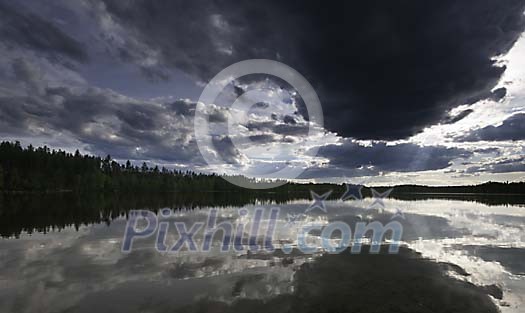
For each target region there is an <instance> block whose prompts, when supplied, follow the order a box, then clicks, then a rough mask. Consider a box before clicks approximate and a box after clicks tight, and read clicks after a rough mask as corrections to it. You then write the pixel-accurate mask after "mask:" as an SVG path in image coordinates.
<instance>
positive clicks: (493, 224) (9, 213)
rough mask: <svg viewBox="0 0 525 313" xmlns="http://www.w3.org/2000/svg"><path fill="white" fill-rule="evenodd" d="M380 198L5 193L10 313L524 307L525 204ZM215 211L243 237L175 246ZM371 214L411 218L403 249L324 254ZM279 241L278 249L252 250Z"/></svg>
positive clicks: (1, 269) (0, 306) (0, 303)
mask: <svg viewBox="0 0 525 313" xmlns="http://www.w3.org/2000/svg"><path fill="white" fill-rule="evenodd" d="M290 198H294V197H290ZM487 199H488V200H487ZM376 200H377V199H372V198H365V199H363V200H351V201H340V200H328V201H326V202H325V203H324V205H325V208H324V209H325V210H326V212H324V211H323V208H321V207H314V208H312V207H310V206H311V204H312V201H311V200H307V199H286V198H283V197H279V199H272V196H271V195H266V196H264V197H252V196H249V197H248V196H243V195H231V194H230V195H222V194H212V195H207V194H200V195H199V194H193V195H157V196H155V195H148V196H143V197H140V196H137V195H134V196H130V195H128V196H119V197H117V196H105V195H91V196H89V197H78V196H74V195H71V194H60V195H46V196H36V195H15V196H5V195H4V197H3V198H2V199H1V203H2V206H1V207H0V217H1V221H0V234H1V235H2V239H0V312H98V313H101V312H268V311H276V312H304V311H310V312H337V311H339V312H342V311H354V312H359V311H365V312H391V311H396V310H397V311H399V312H413V311H418V312H439V311H443V312H451V311H456V312H480V311H484V312H496V311H497V309H500V310H502V311H503V312H520V307H523V305H524V303H525V276H524V275H525V263H524V262H523V260H525V244H524V243H525V232H524V228H525V205H524V204H523V203H525V199H523V198H521V197H516V196H514V197H513V198H512V200H511V201H510V200H509V201H507V200H506V197H502V196H492V197H488V196H485V197H483V198H479V199H478V198H476V197H473V196H466V197H459V196H454V197H444V196H443V195H440V196H439V197H437V198H436V197H432V196H430V195H427V196H422V195H417V196H414V197H409V196H406V195H405V196H403V197H397V198H388V199H383V200H380V201H379V202H377V201H376ZM272 208H273V209H274V211H275V212H278V216H277V217H275V219H272V217H271V216H270V214H271V213H270V212H271V211H272ZM139 209H140V210H148V211H150V212H152V213H151V214H152V216H156V218H157V217H159V219H158V220H155V224H156V225H154V226H155V227H154V228H155V229H153V228H152V231H151V234H149V236H146V235H144V236H136V238H134V240H133V246H132V248H131V249H130V251H129V252H123V251H122V247H123V238H124V236H125V233H126V229H128V231H129V229H135V230H136V231H137V233H141V232H142V233H143V234H146V230H147V229H148V225H146V224H145V223H144V221H145V220H142V219H140V218H139V219H137V220H135V221H134V222H133V223H131V222H130V219H129V218H130V217H131V216H133V215H132V214H134V213H133V212H134V211H132V210H139ZM167 209H170V210H167ZM144 212H146V211H144ZM210 212H214V214H215V215H214V217H215V218H216V222H217V227H218V228H220V225H219V223H225V224H228V223H229V224H228V225H232V227H233V229H232V238H231V239H232V242H233V241H235V238H233V237H235V236H236V234H237V233H238V232H237V230H238V229H240V228H239V227H240V226H239V225H242V228H241V230H240V231H239V233H240V234H241V235H243V236H241V237H240V239H239V240H238V245H236V246H235V245H232V246H231V247H228V249H223V248H224V245H223V243H224V240H223V239H224V238H223V236H221V234H222V232H220V231H219V232H218V233H217V234H218V235H217V234H216V235H215V236H212V237H211V244H210V248H209V249H208V250H207V251H202V249H201V247H202V246H203V245H204V242H205V241H206V238H205V232H204V231H199V232H195V233H194V234H193V238H192V240H193V241H194V243H195V245H196V247H197V248H198V249H197V250H198V251H191V250H192V249H191V247H190V246H191V244H190V243H189V242H184V244H182V246H181V249H179V250H177V251H170V250H171V248H172V247H174V246H175V245H176V243H177V241H178V240H179V239H180V236H179V234H180V232H179V231H180V230H181V228H178V227H175V225H176V224H175V223H179V224H180V225H186V226H184V227H185V230H186V231H189V229H190V228H191V227H192V226H193V225H199V223H202V224H203V225H206V223H209V219H210ZM257 212H262V213H261V217H260V219H258V220H257V223H258V224H260V225H259V228H257V231H256V232H255V233H253V234H252V230H253V229H254V224H255V220H256V219H254V217H255V215H257ZM161 213H162V214H164V215H162V216H161ZM150 222H153V220H152V221H150ZM161 222H163V223H164V225H165V227H166V228H165V229H164V231H162V230H160V229H161V228H160V225H161ZM372 222H379V223H381V225H389V223H397V224H399V225H401V226H402V237H401V244H402V245H401V247H400V248H399V251H398V252H397V253H389V250H388V248H389V247H390V246H391V245H392V241H391V240H389V238H390V237H389V236H388V235H387V236H386V238H387V239H386V240H385V241H382V242H381V247H380V252H379V253H377V254H371V253H369V250H370V247H369V245H370V244H372V245H373V244H374V242H373V240H366V239H365V240H364V242H363V245H364V247H363V249H362V251H361V253H351V251H350V250H349V249H347V250H345V251H342V252H341V253H329V252H330V251H328V250H327V249H326V247H325V245H324V244H325V243H326V242H329V244H334V245H336V246H337V244H338V243H341V242H342V241H343V237H344V236H343V232H342V231H341V232H340V233H339V232H338V231H337V230H336V231H335V232H334V233H333V236H332V237H331V238H328V239H329V240H328V241H323V235H322V233H323V230H324V229H326V228H328V227H329V226H330V225H341V224H344V225H348V226H349V228H350V229H351V230H352V231H355V230H356V228H357V227H358V226H357V225H358V223H366V224H367V225H369V224H370V223H372ZM338 223H339V224H338ZM225 224H221V225H225ZM273 224H275V225H274V227H273V230H274V231H273V232H272V236H270V237H268V236H266V237H265V234H266V232H267V231H268V229H272V227H271V225H273ZM397 224H396V225H397ZM180 225H179V226H180ZM312 225H314V226H317V227H318V228H316V229H313V230H312V231H310V232H308V233H306V234H305V237H304V238H303V239H304V240H305V242H306V243H307V246H308V247H309V248H315V249H314V250H315V251H308V252H305V251H303V249H301V247H300V245H299V244H298V238H300V234H301V233H303V231H304V227H305V226H312ZM150 226H151V225H150ZM203 227H204V226H203ZM201 229H203V228H201ZM215 230H216V229H214V231H215ZM128 235H129V234H128ZM244 235H245V236H244ZM159 238H160V241H159ZM268 238H270V241H271V245H272V247H273V248H274V249H273V250H272V251H266V250H264V249H259V250H256V249H255V248H254V244H255V245H259V247H263V246H264V245H265V244H266V241H267V240H268ZM369 239H370V238H369ZM159 242H160V243H162V244H163V245H164V246H165V247H167V248H168V249H164V250H163V249H159ZM250 249H251V250H250ZM221 250H225V251H221ZM338 252H339V251H338ZM499 298H501V299H499Z"/></svg>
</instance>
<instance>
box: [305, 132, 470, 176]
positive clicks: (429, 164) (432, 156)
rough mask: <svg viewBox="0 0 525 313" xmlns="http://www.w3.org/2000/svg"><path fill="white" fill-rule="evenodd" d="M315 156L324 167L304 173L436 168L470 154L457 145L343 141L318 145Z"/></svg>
mask: <svg viewBox="0 0 525 313" xmlns="http://www.w3.org/2000/svg"><path fill="white" fill-rule="evenodd" d="M318 155H319V156H321V157H325V158H327V159H328V164H327V166H326V167H324V168H318V169H312V170H309V171H307V174H306V176H313V177H323V176H336V177H340V176H342V175H353V176H367V175H377V174H378V173H380V172H417V171H430V170H439V169H444V168H447V167H449V166H450V165H452V161H453V160H454V159H457V158H468V157H470V156H471V155H472V152H469V151H467V150H464V149H460V148H447V147H444V146H419V145H417V144H413V143H402V144H397V145H387V144H386V143H373V144H371V145H369V146H364V145H361V144H359V143H357V142H354V141H351V140H346V141H345V142H343V144H341V145H327V146H323V147H321V148H320V149H319V151H318Z"/></svg>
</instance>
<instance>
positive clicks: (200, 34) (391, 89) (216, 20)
mask: <svg viewBox="0 0 525 313" xmlns="http://www.w3.org/2000/svg"><path fill="white" fill-rule="evenodd" d="M105 4H106V9H107V12H106V13H105V14H109V15H111V16H112V17H113V18H114V20H115V21H117V22H118V23H121V24H122V25H124V26H123V27H124V28H125V29H129V30H130V32H129V33H130V34H132V35H133V36H134V37H133V40H130V42H132V41H135V42H142V43H145V44H146V45H147V46H148V47H151V48H152V49H154V50H155V51H157V52H158V61H159V63H158V66H159V67H162V66H168V67H173V68H178V69H181V70H183V71H185V72H187V73H190V74H192V75H195V76H196V77H198V78H199V79H201V80H207V79H209V78H211V77H212V76H213V75H215V74H216V73H217V72H218V71H220V70H221V69H223V68H224V67H226V66H227V65H230V64H232V63H233V62H235V61H240V60H245V59H249V58H268V59H275V60H280V61H282V62H284V63H286V64H288V65H290V66H292V67H294V68H295V69H297V70H299V71H300V72H301V73H302V74H304V75H305V76H306V77H307V79H308V80H310V81H311V82H312V83H313V84H314V86H315V87H316V90H317V91H318V93H319V94H320V97H321V101H322V104H323V108H324V112H325V122H326V123H325V124H326V127H327V128H328V129H329V130H332V131H335V132H337V133H338V134H340V135H342V136H345V137H354V138H360V139H399V138H406V137H409V136H411V135H413V134H415V133H418V132H420V131H421V130H422V129H424V128H425V127H426V126H428V125H432V124H436V123H439V122H440V121H442V120H443V119H444V118H446V112H448V111H449V110H450V109H451V108H454V107H456V106H458V105H463V104H469V103H472V102H475V101H477V100H480V99H487V98H489V99H491V100H494V99H499V98H501V97H502V96H504V92H505V91H504V90H503V89H499V90H496V91H495V92H494V93H491V92H490V90H491V89H492V88H493V87H494V86H495V85H496V83H497V82H498V80H499V78H500V76H501V74H502V73H503V71H504V70H505V68H504V67H501V66H498V65H496V61H494V59H493V57H494V56H497V55H501V54H503V53H505V52H507V51H508V50H509V48H510V47H511V46H512V45H513V44H514V42H515V41H516V39H517V38H518V37H519V35H520V34H521V33H522V31H523V29H524V26H525V23H524V16H523V12H524V8H525V1H524V0H509V1H493V0H467V1H454V0H443V1H435V2H428V1H426V2H423V1H419V0H410V1H402V2H395V1H380V0H375V1H374V0H373V1H361V2H337V3H329V4H327V3H321V2H318V1H286V2H283V1H277V0H275V1H273V0H271V1H264V2H255V1H249V2H242V3H239V2H238V1H216V2H205V1H191V2H188V1H148V0H142V1H133V2H131V1H105ZM130 47H131V46H130ZM131 48H132V47H131ZM299 111H300V112H301V109H299Z"/></svg>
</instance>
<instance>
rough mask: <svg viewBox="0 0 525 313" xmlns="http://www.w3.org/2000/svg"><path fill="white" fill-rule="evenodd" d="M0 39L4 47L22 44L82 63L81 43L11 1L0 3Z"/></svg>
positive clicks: (83, 50)
mask: <svg viewBox="0 0 525 313" xmlns="http://www.w3.org/2000/svg"><path fill="white" fill-rule="evenodd" d="M0 20H1V22H0V38H2V42H3V43H4V44H6V45H8V47H15V48H16V47H24V48H27V49H32V50H34V51H36V52H38V53H44V54H46V55H47V56H48V57H49V58H50V59H52V60H57V61H60V60H61V59H62V58H63V57H64V56H65V57H68V58H70V59H73V60H75V61H79V62H86V61H87V60H88V56H87V54H86V52H85V48H84V46H83V45H82V44H81V43H79V42H78V41H76V40H75V39H73V38H71V37H70V36H68V35H67V34H66V33H64V32H63V31H62V30H61V29H59V28H58V27H57V26H55V25H54V24H53V23H51V22H49V21H47V20H44V19H42V18H41V17H39V16H38V15H36V14H33V13H30V12H29V11H28V10H27V9H26V8H23V7H21V6H20V4H18V5H17V4H16V2H14V1H2V2H0Z"/></svg>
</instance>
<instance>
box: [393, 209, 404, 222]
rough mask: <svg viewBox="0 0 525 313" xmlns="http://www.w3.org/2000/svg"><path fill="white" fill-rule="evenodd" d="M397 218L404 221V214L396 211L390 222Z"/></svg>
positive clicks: (398, 210)
mask: <svg viewBox="0 0 525 313" xmlns="http://www.w3.org/2000/svg"><path fill="white" fill-rule="evenodd" d="M398 217H399V218H401V219H405V213H404V212H403V210H401V209H400V208H397V209H396V212H395V213H394V215H392V218H391V220H393V219H395V218H398Z"/></svg>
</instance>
